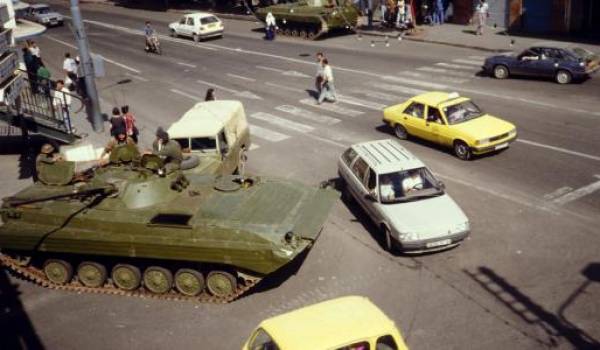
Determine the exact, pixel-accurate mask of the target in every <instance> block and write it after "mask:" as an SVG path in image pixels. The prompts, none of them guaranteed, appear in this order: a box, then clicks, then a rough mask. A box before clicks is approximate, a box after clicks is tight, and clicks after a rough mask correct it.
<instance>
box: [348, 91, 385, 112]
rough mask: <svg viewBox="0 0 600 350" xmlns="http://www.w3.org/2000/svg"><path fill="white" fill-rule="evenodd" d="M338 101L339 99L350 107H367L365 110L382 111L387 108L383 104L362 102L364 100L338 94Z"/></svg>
mask: <svg viewBox="0 0 600 350" xmlns="http://www.w3.org/2000/svg"><path fill="white" fill-rule="evenodd" d="M337 99H338V101H340V102H343V103H347V104H349V105H355V106H361V107H365V108H368V109H372V110H375V111H381V110H382V109H384V108H385V107H387V106H386V105H384V104H381V103H377V102H372V101H366V100H362V99H359V98H356V97H352V96H346V95H342V94H337Z"/></svg>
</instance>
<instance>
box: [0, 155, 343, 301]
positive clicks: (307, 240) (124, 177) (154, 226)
mask: <svg viewBox="0 0 600 350" xmlns="http://www.w3.org/2000/svg"><path fill="white" fill-rule="evenodd" d="M113 153H114V151H113ZM126 153H127V152H122V153H121V154H126ZM113 158H114V157H113ZM129 160H131V157H129V158H128V157H125V159H121V161H118V160H117V161H114V162H112V163H111V164H110V165H107V166H103V167H99V168H95V169H91V170H90V171H88V172H87V173H85V174H78V175H77V176H75V177H74V179H75V180H73V181H70V182H68V183H67V184H62V185H48V184H44V183H42V182H38V183H35V184H33V185H31V186H30V187H28V188H25V189H24V190H22V191H20V192H18V193H17V194H15V195H14V196H12V197H8V198H4V200H3V204H2V208H1V209H0V212H1V217H2V226H0V251H1V254H0V261H1V262H2V263H3V264H4V265H6V266H8V267H9V268H10V269H12V270H13V271H14V272H15V273H17V274H20V275H21V276H22V277H24V278H27V279H30V280H32V281H34V282H36V283H38V284H40V285H43V286H46V287H50V288H55V289H63V290H72V291H78V292H93V293H108V294H120V295H135V296H155V297H159V298H167V299H169V298H174V299H193V300H199V301H205V302H228V301H231V300H233V299H235V298H237V297H238V296H239V295H241V294H242V293H243V292H244V291H246V290H247V289H249V288H250V287H251V286H253V285H254V284H255V283H257V282H258V281H260V280H261V279H262V278H263V277H265V276H267V275H269V274H271V273H273V272H275V271H276V270H278V269H280V268H281V267H282V266H284V265H286V264H288V263H290V262H291V261H292V260H294V259H295V258H297V257H298V256H299V255H303V253H304V252H306V251H307V249H308V248H310V247H311V246H312V245H313V243H314V242H315V240H316V239H317V237H318V236H319V234H320V232H321V229H322V226H323V223H324V221H325V220H326V218H327V216H328V213H329V211H330V209H331V206H332V204H333V202H334V200H335V198H336V195H335V192H333V190H330V189H327V188H322V187H319V188H316V187H315V188H312V187H308V186H306V185H302V184H300V183H297V182H293V181H288V180H278V179H274V178H268V177H258V176H257V177H247V178H242V177H240V176H235V175H225V176H215V175H195V174H187V175H183V174H182V173H181V172H174V173H171V174H166V175H162V176H161V175H159V173H158V172H157V171H156V169H158V168H160V167H161V160H160V158H158V157H156V156H153V155H144V156H142V157H141V159H137V160H133V161H129ZM55 183H60V181H57V182H55Z"/></svg>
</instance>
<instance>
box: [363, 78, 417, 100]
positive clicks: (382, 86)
mask: <svg viewBox="0 0 600 350" xmlns="http://www.w3.org/2000/svg"><path fill="white" fill-rule="evenodd" d="M368 85H370V86H373V87H375V88H377V89H381V90H387V91H393V92H398V93H401V94H403V95H405V96H414V95H420V94H422V93H425V92H426V91H425V90H421V89H414V88H409V87H404V86H400V85H392V84H386V83H378V82H374V81H373V82H369V83H368Z"/></svg>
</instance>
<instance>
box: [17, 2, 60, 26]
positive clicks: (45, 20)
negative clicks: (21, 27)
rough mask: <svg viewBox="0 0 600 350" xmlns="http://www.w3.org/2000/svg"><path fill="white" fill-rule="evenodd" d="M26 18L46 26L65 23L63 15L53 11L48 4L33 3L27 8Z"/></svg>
mask: <svg viewBox="0 0 600 350" xmlns="http://www.w3.org/2000/svg"><path fill="white" fill-rule="evenodd" d="M24 18H25V19H27V20H30V21H33V22H37V23H40V24H43V25H45V26H48V27H50V26H62V25H63V23H64V18H63V16H62V15H61V14H60V13H58V12H56V11H53V10H52V9H51V8H50V6H48V5H46V4H33V5H30V6H29V8H28V9H27V12H25V14H24Z"/></svg>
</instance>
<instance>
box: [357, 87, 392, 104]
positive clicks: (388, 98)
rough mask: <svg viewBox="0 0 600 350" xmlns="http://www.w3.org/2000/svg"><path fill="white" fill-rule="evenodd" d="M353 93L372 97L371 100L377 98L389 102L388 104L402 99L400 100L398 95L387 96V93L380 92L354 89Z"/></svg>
mask: <svg viewBox="0 0 600 350" xmlns="http://www.w3.org/2000/svg"><path fill="white" fill-rule="evenodd" d="M352 92H353V93H357V94H363V95H365V96H368V97H371V98H377V99H380V100H384V101H388V102H398V101H399V100H400V98H398V96H396V95H391V94H386V93H383V92H379V91H370V90H364V89H362V90H359V89H354V90H352Z"/></svg>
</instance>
